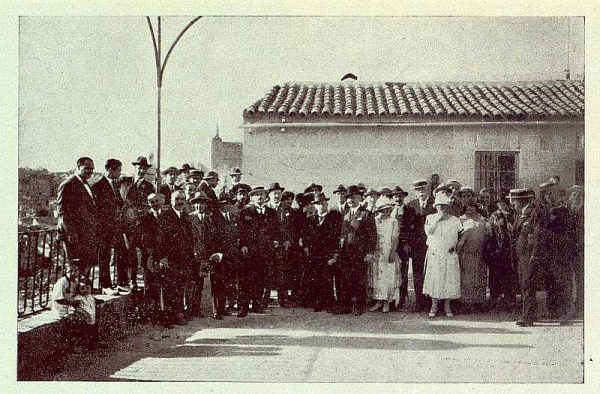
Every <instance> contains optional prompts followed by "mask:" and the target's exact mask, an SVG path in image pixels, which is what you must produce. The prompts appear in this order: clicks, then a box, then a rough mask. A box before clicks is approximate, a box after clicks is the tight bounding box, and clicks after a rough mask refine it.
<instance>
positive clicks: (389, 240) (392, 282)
mask: <svg viewBox="0 0 600 394" xmlns="http://www.w3.org/2000/svg"><path fill="white" fill-rule="evenodd" d="M394 206H395V202H394V200H392V199H391V198H389V197H387V196H382V197H380V198H379V199H378V200H377V202H376V203H375V212H376V213H377V214H378V215H377V217H376V218H375V227H376V229H377V246H376V249H375V254H374V258H373V264H372V267H371V274H372V278H373V300H375V304H374V305H373V306H372V307H371V308H370V309H369V310H370V311H371V312H374V311H376V310H379V309H380V308H382V312H383V313H387V312H389V311H390V303H392V302H394V301H397V300H398V295H399V292H398V289H399V287H400V260H399V257H398V254H397V253H396V249H397V248H398V237H399V234H400V229H399V224H398V220H396V219H395V218H393V217H392V216H391V215H390V214H391V213H392V209H393V208H394Z"/></svg>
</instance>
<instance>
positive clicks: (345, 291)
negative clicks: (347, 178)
mask: <svg viewBox="0 0 600 394" xmlns="http://www.w3.org/2000/svg"><path fill="white" fill-rule="evenodd" d="M361 200H362V192H361V191H360V190H359V188H358V186H356V185H351V186H349V187H348V191H347V192H346V201H347V202H348V210H347V212H346V214H345V215H344V220H343V223H342V230H341V234H340V245H341V251H340V258H339V262H338V263H336V264H339V266H338V268H337V270H336V273H338V274H339V279H340V281H339V282H340V283H339V284H338V283H337V282H338V280H337V279H338V276H336V285H339V291H338V305H337V310H336V311H335V312H334V313H348V312H350V311H351V312H352V314H353V315H355V316H359V315H362V314H363V313H364V311H365V306H366V305H365V302H366V295H367V266H368V264H367V263H368V262H369V261H372V260H373V254H374V253H375V247H376V245H377V230H376V228H375V221H374V219H373V216H372V215H371V214H370V213H369V212H368V211H367V210H366V209H364V207H363V206H362V205H361Z"/></svg>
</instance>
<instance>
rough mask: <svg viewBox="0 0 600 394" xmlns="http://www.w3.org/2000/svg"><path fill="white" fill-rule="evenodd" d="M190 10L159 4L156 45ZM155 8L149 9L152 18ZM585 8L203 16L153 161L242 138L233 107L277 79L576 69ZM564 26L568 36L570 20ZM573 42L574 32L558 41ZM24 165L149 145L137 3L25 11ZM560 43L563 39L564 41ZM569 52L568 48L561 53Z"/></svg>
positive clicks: (193, 154)
mask: <svg viewBox="0 0 600 394" xmlns="http://www.w3.org/2000/svg"><path fill="white" fill-rule="evenodd" d="M191 19H192V17H182V18H173V17H165V18H163V20H162V27H163V54H165V53H166V51H167V48H168V46H169V45H170V43H171V42H172V40H173V39H174V38H175V36H176V35H177V33H178V32H179V30H180V29H182V28H183V27H184V26H185V25H186V24H187V22H188V21H190V20H191ZM154 21H155V19H154ZM583 24H584V22H583V18H558V17H555V18H527V17H519V18H481V17H477V18H462V17H452V18H432V17H412V18H411V17H390V18H378V17H369V18H366V17H365V18H350V17H205V18H202V19H200V21H198V22H197V23H196V24H195V25H194V26H193V27H192V28H191V29H190V30H188V32H187V33H186V35H185V36H184V37H183V38H182V39H181V41H180V42H179V44H178V45H177V47H176V48H175V50H174V52H173V54H172V55H171V57H170V59H169V63H168V65H167V68H166V72H165V76H164V84H163V110H162V141H163V142H162V158H161V167H162V168H163V169H164V168H166V167H167V166H170V165H176V166H180V165H181V164H182V163H184V162H194V163H196V162H202V163H204V164H206V165H208V166H209V165H210V140H211V138H212V137H213V136H214V133H215V127H216V125H217V124H219V125H220V130H221V133H220V134H221V136H222V138H223V139H224V140H226V141H227V140H229V141H240V140H241V139H242V133H241V131H240V130H239V126H240V125H241V124H242V111H243V109H244V108H246V107H247V106H249V105H250V104H252V103H253V102H254V101H256V100H257V99H259V98H261V97H263V96H264V94H265V93H266V92H267V91H268V90H269V89H270V88H271V87H272V86H273V85H276V84H283V83H285V82H289V81H313V82H332V81H338V80H339V79H340V78H341V77H342V75H344V74H345V73H348V72H352V73H354V74H356V75H357V76H358V78H359V81H361V80H362V81H422V82H427V81H483V80H485V81H506V80H508V81H513V80H545V79H558V78H564V69H566V68H567V58H568V57H569V58H570V68H571V75H572V77H573V78H582V76H583V72H584V70H583V68H584V55H583V54H584V27H583ZM569 25H570V37H571V39H570V40H568V37H569V35H568V26H569ZM568 42H569V45H567V43H568ZM19 44H20V57H19V62H20V63H19V64H20V77H19V83H20V85H19V166H21V167H24V166H28V167H34V168H36V167H44V168H48V169H50V170H56V171H60V170H69V169H72V168H73V167H74V163H75V160H76V159H77V158H78V157H80V156H90V157H92V158H93V159H94V161H95V162H96V167H97V168H101V167H102V166H103V163H104V161H105V160H106V159H108V158H112V157H114V158H117V159H120V160H122V161H123V162H124V163H126V165H125V166H124V168H123V170H124V172H125V173H130V172H131V170H132V169H131V167H130V166H129V164H128V163H129V162H130V161H132V160H133V159H135V158H136V157H137V156H140V155H148V154H149V153H150V152H151V151H154V150H155V149H156V72H155V63H154V54H153V50H152V42H151V38H150V33H149V30H148V26H147V23H146V20H145V18H143V17H23V18H21V27H20V42H19ZM568 46H569V52H568V51H567V47H568ZM567 53H569V56H567Z"/></svg>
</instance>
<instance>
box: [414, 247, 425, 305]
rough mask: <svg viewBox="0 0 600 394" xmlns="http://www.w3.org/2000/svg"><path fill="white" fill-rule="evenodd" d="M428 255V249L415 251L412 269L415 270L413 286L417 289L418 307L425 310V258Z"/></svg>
mask: <svg viewBox="0 0 600 394" xmlns="http://www.w3.org/2000/svg"><path fill="white" fill-rule="evenodd" d="M426 254H427V249H426V248H418V249H415V251H414V253H413V255H412V259H411V260H412V269H413V284H414V287H415V300H416V304H417V307H419V308H424V307H425V306H426V305H425V296H423V281H424V280H425V275H424V274H425V256H426Z"/></svg>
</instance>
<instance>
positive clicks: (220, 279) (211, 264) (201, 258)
mask: <svg viewBox="0 0 600 394" xmlns="http://www.w3.org/2000/svg"><path fill="white" fill-rule="evenodd" d="M189 202H190V203H191V204H193V205H194V207H195V208H196V210H195V211H194V212H192V213H190V214H189V218H190V222H191V223H192V230H193V233H194V256H195V258H196V260H195V262H196V264H195V269H194V272H193V274H192V281H194V282H195V283H196V286H195V287H194V288H195V291H194V293H193V295H192V300H191V304H192V310H191V313H192V314H194V315H196V316H199V317H202V316H203V312H202V308H201V302H202V290H203V287H204V277H206V276H210V288H211V293H212V294H211V296H212V301H213V311H212V316H213V318H215V319H218V320H221V319H223V316H224V315H225V280H224V279H225V278H224V275H225V272H224V267H223V258H222V257H221V258H220V259H218V260H216V259H214V260H211V256H212V255H213V254H214V253H217V252H219V253H221V255H222V254H223V251H222V250H223V248H222V245H221V238H219V237H217V234H218V232H217V231H216V224H217V223H219V222H220V220H219V218H215V217H213V214H212V213H211V212H210V211H209V209H208V204H209V202H210V201H209V199H208V197H207V196H206V194H204V192H197V193H196V195H195V196H194V198H192V199H191V200H190V201H189Z"/></svg>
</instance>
